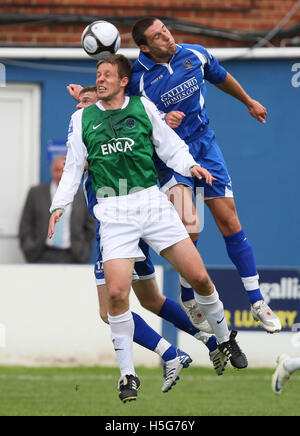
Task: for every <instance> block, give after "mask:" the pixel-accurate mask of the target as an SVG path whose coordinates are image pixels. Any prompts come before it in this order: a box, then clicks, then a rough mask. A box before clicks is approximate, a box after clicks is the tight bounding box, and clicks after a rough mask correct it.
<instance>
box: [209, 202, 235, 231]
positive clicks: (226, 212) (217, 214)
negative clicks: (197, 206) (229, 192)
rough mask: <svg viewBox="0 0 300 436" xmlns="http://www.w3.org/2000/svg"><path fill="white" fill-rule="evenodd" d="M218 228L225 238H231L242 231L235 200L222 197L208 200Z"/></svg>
mask: <svg viewBox="0 0 300 436" xmlns="http://www.w3.org/2000/svg"><path fill="white" fill-rule="evenodd" d="M206 205H207V206H208V208H209V210H210V211H211V213H212V215H213V217H214V219H215V222H216V224H217V226H218V227H219V229H220V232H221V233H222V235H223V236H230V235H233V234H234V233H238V232H240V231H241V229H242V226H241V223H240V220H239V217H238V213H237V210H236V206H235V202H234V198H230V197H220V198H212V199H210V200H206Z"/></svg>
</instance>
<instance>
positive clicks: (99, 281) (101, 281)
mask: <svg viewBox="0 0 300 436" xmlns="http://www.w3.org/2000/svg"><path fill="white" fill-rule="evenodd" d="M155 277H156V275H155V272H154V273H152V274H149V275H147V276H138V275H137V274H134V275H133V277H132V283H136V282H139V281H144V280H150V279H154V278H155ZM95 282H96V286H103V285H106V280H105V279H96V278H95Z"/></svg>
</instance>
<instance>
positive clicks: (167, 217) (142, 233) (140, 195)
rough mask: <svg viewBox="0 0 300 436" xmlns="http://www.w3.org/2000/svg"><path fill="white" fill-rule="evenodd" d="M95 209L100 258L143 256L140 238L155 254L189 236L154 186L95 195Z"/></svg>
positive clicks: (165, 197)
mask: <svg viewBox="0 0 300 436" xmlns="http://www.w3.org/2000/svg"><path fill="white" fill-rule="evenodd" d="M94 213H95V215H96V218H97V219H98V220H99V221H100V222H101V226H100V241H101V246H100V250H101V252H102V256H103V262H107V261H108V260H112V259H131V258H135V259H136V261H142V260H145V256H144V253H143V252H142V250H141V249H140V248H139V241H140V239H141V238H142V239H143V240H144V241H145V242H146V243H147V244H148V245H150V247H151V248H153V250H155V251H156V252H157V253H158V254H160V253H161V252H162V251H163V250H164V249H166V248H168V247H171V246H172V245H174V244H177V243H178V242H180V241H183V240H184V239H188V238H189V235H188V233H187V231H186V229H185V227H184V225H183V223H182V222H181V220H180V218H179V215H178V214H177V212H176V210H175V208H174V206H173V205H172V203H171V202H170V201H169V200H168V198H167V196H166V195H165V194H163V193H162V192H160V191H159V189H158V187H157V186H152V187H151V188H148V189H144V190H142V191H139V192H137V193H134V194H129V195H126V196H121V197H109V198H102V199H98V204H97V205H96V206H95V207H94Z"/></svg>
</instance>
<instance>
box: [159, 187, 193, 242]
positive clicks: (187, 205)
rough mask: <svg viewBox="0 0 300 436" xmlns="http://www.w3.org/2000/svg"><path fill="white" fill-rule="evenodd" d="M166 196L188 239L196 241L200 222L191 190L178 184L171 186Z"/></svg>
mask: <svg viewBox="0 0 300 436" xmlns="http://www.w3.org/2000/svg"><path fill="white" fill-rule="evenodd" d="M166 195H167V197H168V198H169V200H170V201H171V203H172V204H173V205H174V207H175V209H176V211H177V213H178V215H179V217H180V219H181V221H182V222H183V224H184V226H185V228H186V229H187V232H188V233H189V235H190V237H191V238H192V239H193V240H196V239H197V238H198V235H199V232H200V220H199V217H198V215H197V210H196V206H195V204H194V200H193V190H192V189H191V188H190V187H188V186H186V185H182V184H178V185H175V186H172V188H170V189H169V190H168V191H167V192H166Z"/></svg>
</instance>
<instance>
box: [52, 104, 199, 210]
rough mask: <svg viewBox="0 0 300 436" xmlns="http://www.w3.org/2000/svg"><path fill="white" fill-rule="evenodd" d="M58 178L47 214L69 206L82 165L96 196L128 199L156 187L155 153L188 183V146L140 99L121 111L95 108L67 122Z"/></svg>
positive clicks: (78, 181) (154, 110) (76, 187)
mask: <svg viewBox="0 0 300 436" xmlns="http://www.w3.org/2000/svg"><path fill="white" fill-rule="evenodd" d="M67 145H68V153H67V159H66V165H65V169H64V173H63V177H62V179H61V182H60V184H59V187H58V190H57V193H56V195H55V198H54V200H53V203H52V205H51V209H50V211H53V210H54V209H57V208H64V207H65V206H66V205H67V204H69V203H70V202H72V201H73V198H74V195H75V194H76V192H77V189H78V187H79V185H80V182H81V177H82V173H83V171H84V166H85V163H86V161H88V163H89V171H90V173H91V174H92V185H93V189H94V191H95V193H96V196H98V197H103V196H120V195H127V194H130V193H133V192H136V191H137V190H141V189H146V188H149V187H151V186H154V185H156V184H157V173H156V170H155V167H154V164H153V161H152V156H153V153H154V149H155V151H156V153H157V155H158V157H159V158H160V159H161V160H162V161H163V162H165V163H166V165H167V166H169V167H170V168H172V169H174V170H175V171H176V172H179V173H180V174H182V175H184V176H186V177H191V172H190V168H191V167H192V166H194V165H197V164H196V162H195V161H194V159H193V157H192V156H191V154H190V153H189V149H188V146H187V145H186V144H185V142H183V141H182V140H181V139H180V138H179V136H178V135H177V134H176V133H175V132H174V131H173V130H172V129H171V128H169V127H168V126H167V124H166V123H165V122H164V121H163V120H162V119H161V116H160V113H159V112H158V110H157V108H156V106H155V105H154V104H153V103H152V102H150V101H149V100H147V99H146V98H144V97H130V98H129V97H125V102H124V104H123V107H122V108H121V109H117V110H105V109H104V107H103V106H102V105H101V102H98V103H97V104H96V105H92V106H89V107H87V108H85V109H82V110H79V111H77V112H75V113H74V114H73V116H72V119H71V123H70V128H69V137H68V144H67Z"/></svg>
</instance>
